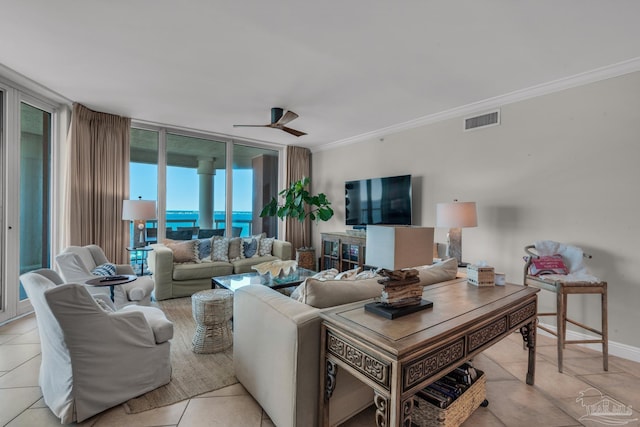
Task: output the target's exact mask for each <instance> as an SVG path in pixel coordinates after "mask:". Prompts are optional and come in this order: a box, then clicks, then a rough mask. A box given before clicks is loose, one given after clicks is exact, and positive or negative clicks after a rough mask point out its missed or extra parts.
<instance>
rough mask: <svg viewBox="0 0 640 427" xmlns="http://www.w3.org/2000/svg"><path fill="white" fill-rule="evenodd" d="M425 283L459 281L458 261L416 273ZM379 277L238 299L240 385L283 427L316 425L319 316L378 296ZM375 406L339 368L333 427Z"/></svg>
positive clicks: (244, 292) (254, 288)
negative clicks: (340, 306) (334, 308)
mask: <svg viewBox="0 0 640 427" xmlns="http://www.w3.org/2000/svg"><path fill="white" fill-rule="evenodd" d="M417 268H418V270H419V272H420V279H421V283H422V284H424V285H429V284H433V283H439V282H444V281H447V280H451V279H454V278H455V277H456V274H457V261H456V260H455V259H451V260H447V261H445V262H443V263H440V264H436V265H434V266H425V267H417ZM381 290H382V285H380V284H379V283H378V282H377V278H371V279H365V280H327V281H322V280H316V279H307V280H306V281H305V283H303V284H302V285H300V287H299V289H298V290H297V291H296V292H294V294H293V295H294V296H296V297H297V299H294V298H290V297H287V296H285V295H283V294H281V293H279V292H277V291H274V290H272V289H270V288H267V287H265V286H261V285H251V286H245V287H242V288H240V289H238V290H237V291H236V292H235V295H234V317H233V319H234V334H233V335H234V343H233V345H234V349H233V363H234V369H235V373H236V377H237V378H238V381H240V383H241V384H242V385H243V386H244V387H245V388H246V389H247V391H249V393H250V394H251V395H252V396H253V397H254V399H255V400H256V401H257V402H258V403H259V404H260V406H261V407H262V408H263V409H264V410H265V411H266V412H267V414H268V415H269V417H270V418H271V420H272V421H273V423H274V424H275V425H277V426H278V427H296V426H298V427H299V426H305V427H314V426H317V425H318V402H319V397H318V390H319V382H318V381H319V376H320V371H319V366H320V324H321V319H320V317H319V314H320V313H321V312H322V311H323V310H326V309H327V308H329V307H332V306H336V305H341V304H346V303H350V302H354V301H361V300H365V299H369V298H374V297H378V296H380V292H381ZM372 403H373V391H372V389H371V388H369V387H367V386H365V385H364V384H363V383H362V382H360V381H358V380H356V379H355V378H354V377H353V376H351V375H350V374H348V373H347V372H345V371H344V370H339V371H338V375H337V380H336V389H335V391H334V394H333V396H332V398H331V411H330V414H331V419H330V424H331V425H332V426H334V425H337V424H339V423H342V422H344V421H345V420H347V419H349V418H350V417H352V416H353V415H355V414H356V413H358V412H360V411H361V410H362V409H364V408H366V407H368V406H369V405H371V404H372Z"/></svg>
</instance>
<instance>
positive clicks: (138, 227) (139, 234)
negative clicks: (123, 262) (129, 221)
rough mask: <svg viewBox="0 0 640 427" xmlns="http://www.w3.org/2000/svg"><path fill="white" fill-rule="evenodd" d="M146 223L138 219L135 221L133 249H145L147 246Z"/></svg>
mask: <svg viewBox="0 0 640 427" xmlns="http://www.w3.org/2000/svg"><path fill="white" fill-rule="evenodd" d="M146 232H147V228H146V221H144V220H138V219H136V220H135V221H133V236H134V237H133V247H134V248H143V247H145V246H147V233H146Z"/></svg>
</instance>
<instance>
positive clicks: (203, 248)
mask: <svg viewBox="0 0 640 427" xmlns="http://www.w3.org/2000/svg"><path fill="white" fill-rule="evenodd" d="M198 258H200V261H203V260H209V259H211V239H198Z"/></svg>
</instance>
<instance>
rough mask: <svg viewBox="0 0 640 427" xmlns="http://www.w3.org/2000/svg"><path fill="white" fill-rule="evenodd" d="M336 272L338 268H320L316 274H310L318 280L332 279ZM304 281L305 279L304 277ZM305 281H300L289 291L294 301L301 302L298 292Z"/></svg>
mask: <svg viewBox="0 0 640 427" xmlns="http://www.w3.org/2000/svg"><path fill="white" fill-rule="evenodd" d="M337 274H338V269H336V268H330V269H328V270H322V271H319V272H317V273H316V274H314V275H313V276H311V277H312V278H314V279H318V280H332V279H334V278H335V277H336V275H337ZM305 281H306V279H305ZM304 285H305V282H302V283H301V284H300V285H298V286H297V287H296V288H295V289H294V290H293V292H292V293H291V295H290V297H291V298H293V299H294V300H296V301H300V302H302V299H301V298H300V293H301V292H302V289H303V288H304Z"/></svg>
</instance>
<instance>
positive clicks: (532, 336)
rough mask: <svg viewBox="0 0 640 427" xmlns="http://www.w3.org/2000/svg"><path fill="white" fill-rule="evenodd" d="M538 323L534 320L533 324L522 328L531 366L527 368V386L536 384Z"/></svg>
mask: <svg viewBox="0 0 640 427" xmlns="http://www.w3.org/2000/svg"><path fill="white" fill-rule="evenodd" d="M536 321H537V319H534V320H533V321H531V323H527V324H526V325H524V326H522V327H521V328H520V333H521V334H522V339H523V340H524V342H525V344H526V346H527V348H528V349H529V366H528V368H527V384H529V385H533V384H534V383H535V376H536Z"/></svg>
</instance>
